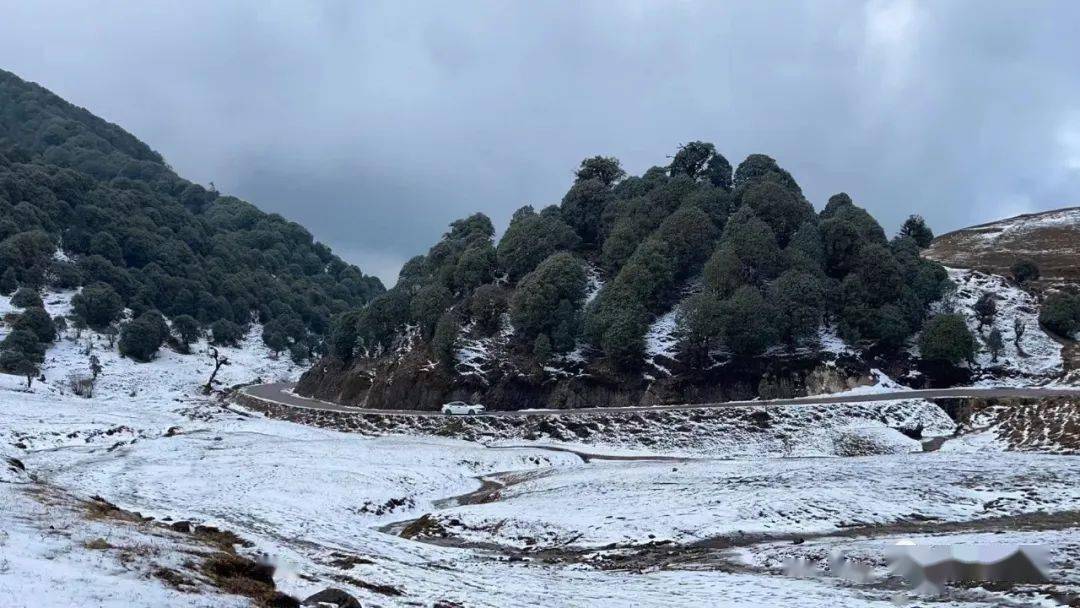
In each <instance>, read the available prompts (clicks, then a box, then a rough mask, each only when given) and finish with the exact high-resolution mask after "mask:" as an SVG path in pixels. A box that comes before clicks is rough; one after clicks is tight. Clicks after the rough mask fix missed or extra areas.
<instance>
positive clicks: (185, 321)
mask: <svg viewBox="0 0 1080 608" xmlns="http://www.w3.org/2000/svg"><path fill="white" fill-rule="evenodd" d="M172 328H173V330H175V331H176V335H177V336H179V337H180V342H181V343H182V344H184V345H185V346H187V345H189V344H191V343H192V342H194V341H196V340H198V339H199V322H198V321H196V320H195V317H192V316H191V315H177V316H175V317H173V318H172Z"/></svg>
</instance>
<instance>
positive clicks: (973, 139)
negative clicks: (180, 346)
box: [0, 0, 1080, 284]
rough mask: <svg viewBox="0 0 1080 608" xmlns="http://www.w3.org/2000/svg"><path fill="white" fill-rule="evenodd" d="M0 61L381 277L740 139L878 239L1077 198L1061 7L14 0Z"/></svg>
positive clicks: (1079, 148) (1074, 110) (1079, 182)
mask: <svg viewBox="0 0 1080 608" xmlns="http://www.w3.org/2000/svg"><path fill="white" fill-rule="evenodd" d="M0 5H2V11H3V15H4V17H3V19H2V20H0V61H2V63H3V65H2V66H0V67H3V68H5V69H8V70H11V71H14V72H15V73H17V74H18V75H20V76H21V77H23V78H25V79H28V80H32V81H35V82H38V83H40V84H42V85H44V86H45V87H47V88H49V89H51V90H52V91H54V92H56V93H57V94H59V95H61V96H62V97H64V98H66V99H67V100H69V101H71V102H73V103H75V104H77V105H81V106H84V107H86V108H88V109H89V110H90V111H92V112H94V113H95V114H98V115H100V116H102V117H104V118H106V119H107V120H110V121H112V122H116V123H118V124H120V125H121V126H123V127H124V128H126V129H127V130H129V131H131V132H132V133H134V134H135V135H136V136H138V137H139V138H140V139H142V140H143V141H146V142H147V143H149V144H150V145H151V146H152V147H153V148H154V149H156V150H158V151H159V152H161V153H162V154H163V155H164V156H165V158H166V159H167V160H168V162H169V163H170V164H171V165H172V166H173V167H174V168H175V169H176V170H177V171H178V172H179V173H180V174H181V175H183V176H184V177H187V178H189V179H192V180H194V181H197V182H200V183H204V184H206V183H209V182H211V181H212V182H214V184H216V185H217V187H218V189H219V190H221V191H222V192H225V193H229V194H235V195H237V196H240V197H241V198H244V199H247V200H249V201H251V202H253V203H255V204H256V205H258V206H259V207H261V208H262V209H264V210H267V211H276V212H279V213H281V214H283V215H285V216H286V217H288V218H290V219H293V220H296V221H298V222H300V223H302V224H304V225H305V226H306V227H307V228H308V229H309V230H311V232H312V233H314V234H315V236H316V238H318V239H320V240H322V241H324V242H326V243H327V244H329V245H331V246H332V247H333V248H334V249H335V250H336V251H337V252H338V253H339V254H341V255H342V256H343V257H345V258H346V259H348V260H349V261H352V262H354V263H357V264H358V265H360V266H361V268H362V269H363V270H364V271H365V272H368V273H373V274H376V275H378V276H379V277H380V278H382V279H383V280H384V281H386V282H387V283H388V284H392V282H393V279H394V278H395V277H396V273H397V270H398V267H399V266H400V264H401V263H402V262H403V261H404V260H406V259H408V258H409V257H411V256H412V255H414V254H416V253H420V252H422V251H425V250H426V248H427V247H428V246H429V245H431V244H432V243H433V242H434V240H436V239H437V238H438V237H439V235H440V234H441V233H442V232H443V230H444V228H445V226H446V224H447V223H448V222H450V221H451V220H453V219H455V218H457V217H461V216H463V215H467V214H469V213H472V212H474V211H483V212H484V213H487V214H488V215H490V216H491V217H492V219H493V220H494V221H495V223H496V225H497V227H498V228H499V229H500V230H501V229H502V228H503V227H504V226H505V223H506V221H507V220H508V218H509V216H510V214H511V213H512V212H513V210H514V209H516V208H518V207H519V206H521V205H523V204H526V203H528V204H533V205H536V206H539V205H545V204H548V203H553V202H558V201H559V199H560V198H561V197H562V195H563V193H565V191H566V189H567V188H568V187H569V184H570V181H571V177H572V175H571V172H572V170H573V169H574V167H575V166H576V165H577V163H578V162H579V161H580V160H581V159H582V158H584V157H586V156H590V155H594V154H604V155H614V156H617V157H618V158H620V159H621V160H622V162H623V166H624V167H625V168H626V169H627V170H628V171H630V172H631V173H635V174H637V173H640V172H642V171H644V170H645V169H647V168H648V167H650V166H652V165H654V164H666V162H667V159H666V157H667V156H668V155H670V154H672V153H673V151H674V150H675V148H676V147H677V145H678V144H679V143H682V142H687V141H691V140H695V139H702V140H706V141H711V142H713V143H715V144H716V146H717V148H718V149H719V150H720V151H721V152H722V153H723V154H724V155H725V156H727V157H728V159H729V160H731V161H732V163H733V164H737V163H738V162H739V161H740V160H742V159H743V158H744V157H745V156H746V155H747V154H750V153H753V152H764V153H767V154H769V155H770V156H773V157H774V158H776V159H777V160H778V161H779V162H780V164H781V165H782V166H783V167H785V168H786V169H788V170H789V171H791V172H792V174H794V176H795V178H796V179H797V180H798V181H799V183H800V184H801V185H802V187H803V190H804V191H805V192H806V194H807V196H808V197H809V198H810V200H811V202H813V203H814V204H815V206H817V207H818V208H820V207H821V206H822V205H823V204H824V201H825V199H827V197H828V196H829V195H830V194H832V193H835V192H839V191H846V192H848V193H850V194H851V195H852V197H853V198H854V199H855V200H856V201H857V202H858V203H859V204H862V205H864V206H866V207H868V208H869V209H870V210H871V211H872V212H873V213H874V214H875V215H876V216H877V217H878V218H879V219H880V220H881V222H882V223H883V224H884V225H885V227H886V230H888V231H889V232H890V233H891V232H892V231H894V230H895V229H896V227H897V226H898V225H899V223H900V222H901V221H902V220H903V218H904V217H906V216H907V215H908V214H909V213H920V214H922V215H923V216H925V217H926V218H927V219H928V220H929V222H930V224H931V225H932V227H933V228H934V229H935V230H936V231H937V232H939V233H941V232H945V231H947V230H950V229H954V228H958V227H962V226H965V225H970V224H973V223H978V222H983V221H988V220H991V219H995V218H999V217H1004V216H1008V215H1014V214H1016V213H1022V212H1026V211H1034V210H1040V209H1050V208H1055V207H1061V206H1066V205H1076V204H1080V194H1078V193H1080V36H1077V34H1076V28H1077V26H1078V23H1080V3H1077V2H1072V1H1063V2H1036V1H1028V0H1025V1H1017V2H1015V3H1012V4H1009V3H1006V2H983V1H973V2H959V1H950V0H935V1H932V2H929V1H928V2H925V3H919V2H910V1H905V0H883V1H872V2H867V3H865V4H861V3H857V2H852V1H841V2H829V1H826V0H813V1H809V2H806V3H805V4H797V3H795V2H788V1H783V2H780V1H777V2H760V1H752V2H746V3H734V2H724V3H721V2H702V3H700V4H698V3H692V2H638V1H628V0H620V1H617V2H613V1H602V2H595V3H589V2H579V1H574V2H569V1H567V2H525V1H518V2H507V1H498V2H491V3H482V2H465V3H459V2H424V3H410V2H402V1H397V0H396V1H391V2H386V3H379V2H341V3H334V2H318V3H317V2H310V3H301V2H273V3H272V2H266V1H253V2H232V1H230V2H217V1H213V2H191V1H188V2H183V3H177V2H162V3H157V2H127V3H109V2H94V3H87V2H78V3H75V2H72V3H53V2H25V1H23V0H0Z"/></svg>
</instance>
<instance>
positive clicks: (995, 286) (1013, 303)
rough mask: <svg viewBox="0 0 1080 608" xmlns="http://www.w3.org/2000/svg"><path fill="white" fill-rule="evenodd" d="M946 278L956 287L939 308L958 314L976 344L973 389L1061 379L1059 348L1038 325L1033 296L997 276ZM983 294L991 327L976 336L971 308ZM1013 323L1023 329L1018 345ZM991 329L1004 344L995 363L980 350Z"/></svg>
mask: <svg viewBox="0 0 1080 608" xmlns="http://www.w3.org/2000/svg"><path fill="white" fill-rule="evenodd" d="M949 279H950V280H952V281H953V282H954V283H955V284H956V292H955V295H954V296H953V297H952V298H951V299H950V300H947V301H945V302H943V303H942V305H943V306H944V307H946V308H952V309H953V310H955V311H956V312H959V313H962V314H963V315H964V317H965V319H967V323H968V327H969V328H970V329H971V331H972V333H974V334H975V335H976V337H977V338H978V339H979V342H980V349H979V352H978V353H977V354H976V356H975V364H974V366H973V367H974V369H975V371H976V377H975V381H976V384H978V385H980V386H996V385H1003V384H1008V383H1009V382H1010V381H1013V382H1015V380H1017V379H1023V380H1025V381H1026V383H1028V384H1032V383H1036V382H1040V381H1041V382H1046V381H1048V380H1050V379H1053V378H1056V377H1058V376H1060V375H1061V374H1062V371H1063V369H1062V359H1061V344H1059V343H1058V342H1057V341H1055V340H1054V339H1053V338H1051V337H1050V336H1049V335H1047V334H1046V332H1044V331H1043V330H1042V327H1040V326H1039V305H1038V301H1037V300H1036V299H1035V297H1034V296H1032V295H1031V294H1029V293H1027V292H1026V291H1024V290H1022V289H1020V288H1018V287H1016V286H1015V285H1013V284H1012V283H1010V282H1009V281H1008V280H1007V279H1005V278H1004V277H1001V276H998V275H993V274H984V273H981V272H977V271H973V270H958V269H955V268H950V269H949ZM984 293H992V294H994V295H995V297H996V301H997V314H996V315H995V317H994V322H993V326H990V325H987V326H985V327H983V328H982V331H980V330H979V322H978V319H977V317H976V315H975V311H974V308H973V307H974V306H975V303H976V302H977V301H978V300H979V298H980V297H982V295H983V294H984ZM1015 321H1019V323H1020V324H1021V325H1022V326H1023V328H1024V330H1023V336H1022V337H1021V339H1020V341H1019V345H1017V341H1016V330H1015V328H1014V322H1015ZM995 328H996V329H997V330H998V331H1000V332H1001V337H1002V339H1003V341H1004V343H1005V348H1004V349H1003V350H1002V352H1001V353H1000V354H999V355H998V360H997V361H994V360H993V357H992V355H991V353H990V351H989V350H988V349H987V348H986V337H987V336H989V335H990V332H991V331H992V330H993V329H995Z"/></svg>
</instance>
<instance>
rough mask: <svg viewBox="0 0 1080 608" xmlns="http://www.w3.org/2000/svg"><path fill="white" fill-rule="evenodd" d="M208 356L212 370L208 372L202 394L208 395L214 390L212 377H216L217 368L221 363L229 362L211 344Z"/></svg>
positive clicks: (219, 367) (218, 368)
mask: <svg viewBox="0 0 1080 608" xmlns="http://www.w3.org/2000/svg"><path fill="white" fill-rule="evenodd" d="M209 356H210V359H211V360H213V362H214V371H213V372H212V373H211V374H210V379H209V380H207V381H206V386H204V387H203V394H204V395H209V394H210V393H211V392H212V391H213V390H214V379H215V378H217V375H218V370H220V369H221V367H222V366H223V365H228V364H229V358H228V357H225V356H222V355H221V354H220V353H218V349H216V348H214V347H213V346H211V347H210V354H209Z"/></svg>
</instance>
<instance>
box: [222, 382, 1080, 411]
mask: <svg viewBox="0 0 1080 608" xmlns="http://www.w3.org/2000/svg"><path fill="white" fill-rule="evenodd" d="M293 386H294V385H293V384H291V383H287V382H278V383H272V384H255V385H252V386H246V387H244V388H242V389H240V390H241V392H243V393H244V394H246V395H248V396H250V397H254V398H256V399H261V400H264V401H270V402H272V403H278V404H281V405H287V406H290V407H296V408H302V409H309V410H321V411H327V412H348V413H354V414H381V415H384V416H443V415H444V414H442V413H441V412H438V411H427V410H404V409H402V410H387V409H369V408H360V407H353V406H351V405H342V404H339V403H330V402H327V401H319V400H317V399H309V398H307V397H301V396H299V395H296V394H294V393H293V392H292V388H293ZM1062 396H1066V397H1067V396H1075V397H1080V387H1077V388H1066V387H1055V388H1038V387H1011V388H970V387H969V388H941V389H925V390H903V391H893V392H884V393H871V394H855V395H851V394H846V395H845V394H840V395H818V396H814V397H798V398H795V399H772V400H768V401H725V402H720V403H684V404H672V405H649V406H635V407H594V408H580V409H564V410H514V411H492V412H488V413H486V414H484V415H485V416H560V415H564V414H606V413H634V412H657V411H680V410H695V409H714V408H729V407H757V406H762V405H770V406H777V405H790V406H795V405H817V404H829V403H865V402H873V401H892V400H896V399H943V398H949V397H983V398H1007V397H1026V398H1038V397H1062Z"/></svg>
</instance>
